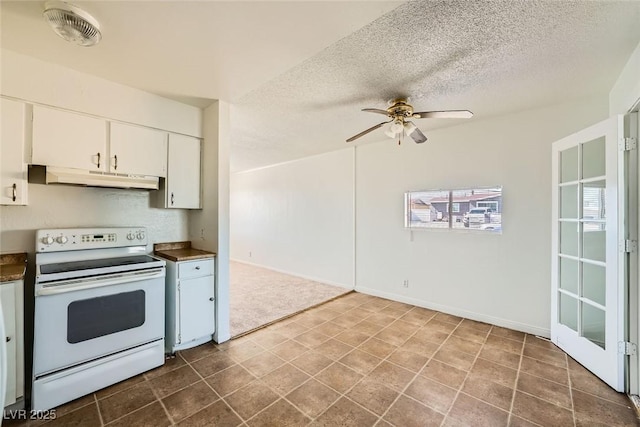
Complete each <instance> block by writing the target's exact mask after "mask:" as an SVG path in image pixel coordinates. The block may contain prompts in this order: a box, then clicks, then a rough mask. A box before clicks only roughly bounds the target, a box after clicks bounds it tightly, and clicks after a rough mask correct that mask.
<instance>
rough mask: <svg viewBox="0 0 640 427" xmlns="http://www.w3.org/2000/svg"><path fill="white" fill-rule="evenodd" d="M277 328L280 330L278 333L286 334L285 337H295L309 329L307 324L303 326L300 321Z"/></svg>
mask: <svg viewBox="0 0 640 427" xmlns="http://www.w3.org/2000/svg"><path fill="white" fill-rule="evenodd" d="M276 330H277V331H278V333H279V334H280V335H284V336H285V337H288V338H293V337H295V336H297V335H300V334H301V333H303V332H305V331H308V330H309V328H307V327H306V326H302V325H300V324H298V323H295V322H293V323H289V324H287V325H285V326H282V327H280V328H278V329H276Z"/></svg>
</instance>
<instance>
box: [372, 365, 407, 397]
mask: <svg viewBox="0 0 640 427" xmlns="http://www.w3.org/2000/svg"><path fill="white" fill-rule="evenodd" d="M414 376H415V374H414V373H413V372H411V371H409V370H407V369H404V368H401V367H400V366H396V365H393V364H391V363H389V362H382V363H381V364H380V365H378V367H377V368H375V369H374V370H373V371H371V373H370V374H369V378H371V379H373V380H375V381H379V382H381V383H383V384H386V385H387V386H389V387H391V388H393V389H394V390H396V391H402V390H403V389H404V388H405V387H406V386H407V384H409V382H410V381H411V380H412V379H413V377H414Z"/></svg>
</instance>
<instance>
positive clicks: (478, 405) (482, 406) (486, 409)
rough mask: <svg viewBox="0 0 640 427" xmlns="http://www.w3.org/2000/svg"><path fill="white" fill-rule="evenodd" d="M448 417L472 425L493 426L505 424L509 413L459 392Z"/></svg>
mask: <svg viewBox="0 0 640 427" xmlns="http://www.w3.org/2000/svg"><path fill="white" fill-rule="evenodd" d="M449 417H451V418H453V419H455V420H459V421H462V422H463V423H469V424H470V425H473V426H478V427H480V426H487V427H495V426H506V425H507V420H508V419H509V413H508V412H506V411H503V410H501V409H498V408H496V407H494V406H491V405H489V404H487V403H485V402H482V401H480V400H478V399H476V398H473V397H471V396H469V395H467V394H464V393H460V394H458V397H457V398H456V401H455V402H453V407H452V408H451V411H449Z"/></svg>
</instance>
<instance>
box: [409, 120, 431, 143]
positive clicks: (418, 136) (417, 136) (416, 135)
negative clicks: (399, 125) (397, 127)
mask: <svg viewBox="0 0 640 427" xmlns="http://www.w3.org/2000/svg"><path fill="white" fill-rule="evenodd" d="M407 123H411V124H412V125H413V126H412V127H413V129H412V130H411V132H409V133H408V135H409V136H410V137H411V138H413V140H414V141H415V142H416V144H422V143H423V142H426V141H427V137H426V136H424V133H422V131H421V130H420V129H418V128H417V127H416V126H415V125H414V124H413V123H412V122H407Z"/></svg>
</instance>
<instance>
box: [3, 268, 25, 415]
mask: <svg viewBox="0 0 640 427" xmlns="http://www.w3.org/2000/svg"><path fill="white" fill-rule="evenodd" d="M23 287H24V284H23V281H22V280H16V281H13V282H3V283H0V304H2V314H3V320H4V328H5V336H4V337H0V338H2V343H0V344H2V345H5V346H6V350H7V388H6V394H5V400H4V404H3V407H7V406H9V405H13V404H14V403H16V402H17V401H19V400H21V399H22V398H23V397H24V321H23V319H24V317H23V310H24V309H23V307H24V306H23V293H22V289H23Z"/></svg>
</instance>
